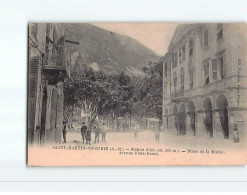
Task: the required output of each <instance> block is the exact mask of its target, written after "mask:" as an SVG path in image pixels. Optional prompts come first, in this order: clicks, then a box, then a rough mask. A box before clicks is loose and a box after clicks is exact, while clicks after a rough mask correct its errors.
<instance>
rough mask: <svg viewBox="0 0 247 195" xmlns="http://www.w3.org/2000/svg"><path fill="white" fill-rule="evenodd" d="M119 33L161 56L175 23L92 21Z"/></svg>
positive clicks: (165, 50) (167, 44)
mask: <svg viewBox="0 0 247 195" xmlns="http://www.w3.org/2000/svg"><path fill="white" fill-rule="evenodd" d="M92 24H93V25H95V26H98V27H100V28H103V29H105V30H109V31H112V32H115V33H118V34H121V35H127V36H129V37H131V38H134V39H136V40H138V41H139V42H140V43H142V44H143V45H145V46H146V47H148V48H149V49H151V50H152V51H154V52H155V53H156V54H157V55H159V56H163V55H164V54H165V53H166V52H167V49H168V46H169V43H170V41H171V39H172V36H173V34H174V32H175V29H176V27H177V26H178V24H177V23H92Z"/></svg>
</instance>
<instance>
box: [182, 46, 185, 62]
mask: <svg viewBox="0 0 247 195" xmlns="http://www.w3.org/2000/svg"><path fill="white" fill-rule="evenodd" d="M184 60H185V45H184V46H183V48H182V61H184Z"/></svg>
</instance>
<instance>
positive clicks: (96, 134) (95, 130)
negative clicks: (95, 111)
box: [93, 124, 101, 144]
mask: <svg viewBox="0 0 247 195" xmlns="http://www.w3.org/2000/svg"><path fill="white" fill-rule="evenodd" d="M93 128H94V133H95V137H94V143H95V144H96V142H97V143H99V134H100V132H101V128H100V126H99V125H97V124H95V125H94V126H93Z"/></svg>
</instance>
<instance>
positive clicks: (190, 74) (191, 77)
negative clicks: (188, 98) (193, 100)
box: [189, 69, 193, 89]
mask: <svg viewBox="0 0 247 195" xmlns="http://www.w3.org/2000/svg"><path fill="white" fill-rule="evenodd" d="M189 76H190V89H192V88H193V69H190V70H189Z"/></svg>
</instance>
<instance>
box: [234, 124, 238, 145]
mask: <svg viewBox="0 0 247 195" xmlns="http://www.w3.org/2000/svg"><path fill="white" fill-rule="evenodd" d="M233 142H234V143H237V142H239V132H238V125H237V124H236V123H234V128H233Z"/></svg>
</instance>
